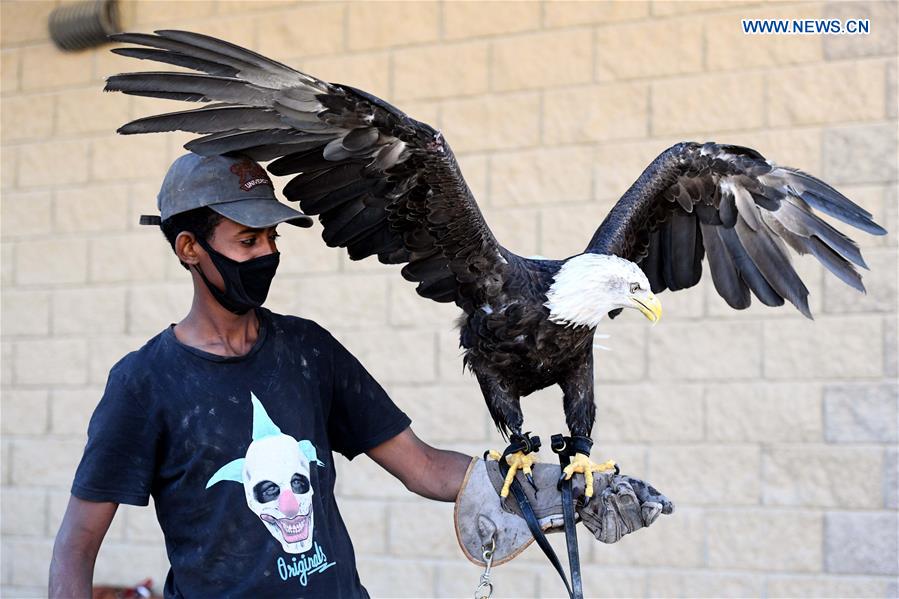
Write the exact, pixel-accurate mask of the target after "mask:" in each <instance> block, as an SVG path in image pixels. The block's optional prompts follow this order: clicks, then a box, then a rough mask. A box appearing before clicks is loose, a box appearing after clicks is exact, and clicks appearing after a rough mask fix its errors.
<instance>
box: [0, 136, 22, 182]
mask: <svg viewBox="0 0 899 599" xmlns="http://www.w3.org/2000/svg"><path fill="white" fill-rule="evenodd" d="M19 153H20V152H19V148H18V146H7V147H4V148H3V153H2V154H0V172H2V173H3V176H2V177H0V187H2V189H4V190H6V189H13V188H14V187H18V172H19V169H18V163H19Z"/></svg>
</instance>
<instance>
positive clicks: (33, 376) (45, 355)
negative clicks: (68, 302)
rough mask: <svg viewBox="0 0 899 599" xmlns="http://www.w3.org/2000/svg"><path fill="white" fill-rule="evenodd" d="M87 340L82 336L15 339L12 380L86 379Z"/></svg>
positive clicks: (67, 381)
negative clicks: (13, 374) (74, 337)
mask: <svg viewBox="0 0 899 599" xmlns="http://www.w3.org/2000/svg"><path fill="white" fill-rule="evenodd" d="M87 359H88V356H87V343H86V342H85V341H84V340H83V339H34V340H28V341H19V342H17V343H16V353H15V362H14V364H15V366H14V368H15V377H16V382H17V383H20V384H25V385H54V384H59V385H77V384H80V383H85V382H87Z"/></svg>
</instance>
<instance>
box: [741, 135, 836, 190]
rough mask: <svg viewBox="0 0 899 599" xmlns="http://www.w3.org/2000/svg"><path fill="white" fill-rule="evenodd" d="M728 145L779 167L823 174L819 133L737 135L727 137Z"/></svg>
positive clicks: (817, 174) (816, 174)
mask: <svg viewBox="0 0 899 599" xmlns="http://www.w3.org/2000/svg"><path fill="white" fill-rule="evenodd" d="M727 142H728V143H733V144H737V145H741V146H746V147H749V148H753V149H755V150H757V151H758V152H759V153H760V154H762V155H763V156H765V157H766V158H768V159H770V160H771V161H773V162H776V163H777V164H781V165H785V166H791V167H796V168H800V169H802V170H803V171H805V172H807V173H811V174H813V175H815V176H819V175H820V174H821V135H820V132H819V131H817V130H808V129H787V130H778V131H734V132H733V133H728V134H727ZM841 191H842V188H841Z"/></svg>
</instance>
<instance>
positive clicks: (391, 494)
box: [332, 453, 411, 503]
mask: <svg viewBox="0 0 899 599" xmlns="http://www.w3.org/2000/svg"><path fill="white" fill-rule="evenodd" d="M332 456H333V457H334V464H335V466H336V467H337V501H338V503H340V502H342V501H344V500H345V499H347V498H353V499H388V498H389V499H400V498H402V499H408V498H409V497H411V495H410V494H409V491H408V490H407V489H406V487H405V486H403V483H401V482H400V481H399V479H397V478H395V477H394V476H393V475H391V474H390V473H389V472H387V471H386V470H384V469H383V468H381V467H380V466H379V465H378V464H377V463H376V462H374V461H373V460H372V459H370V458H369V457H368V456H367V455H360V456H359V457H357V458H356V459H354V460H353V461H352V462H349V461H348V460H347V459H346V458H344V457H343V456H342V455H340V454H338V453H334V454H332Z"/></svg>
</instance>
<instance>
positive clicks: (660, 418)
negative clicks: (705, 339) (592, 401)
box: [596, 372, 704, 442]
mask: <svg viewBox="0 0 899 599" xmlns="http://www.w3.org/2000/svg"><path fill="white" fill-rule="evenodd" d="M599 376H600V378H601V377H602V373H601V372H600V375H599ZM596 396H597V397H596V407H597V411H598V412H599V413H600V414H602V417H601V418H599V419H598V423H597V425H598V430H599V436H600V437H601V438H603V439H607V440H609V441H631V442H649V441H700V440H702V438H703V420H704V418H703V407H702V387H701V386H700V385H666V386H664V387H661V386H659V385H647V384H641V385H612V386H609V387H600V388H599V389H598V390H597V393H596Z"/></svg>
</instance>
